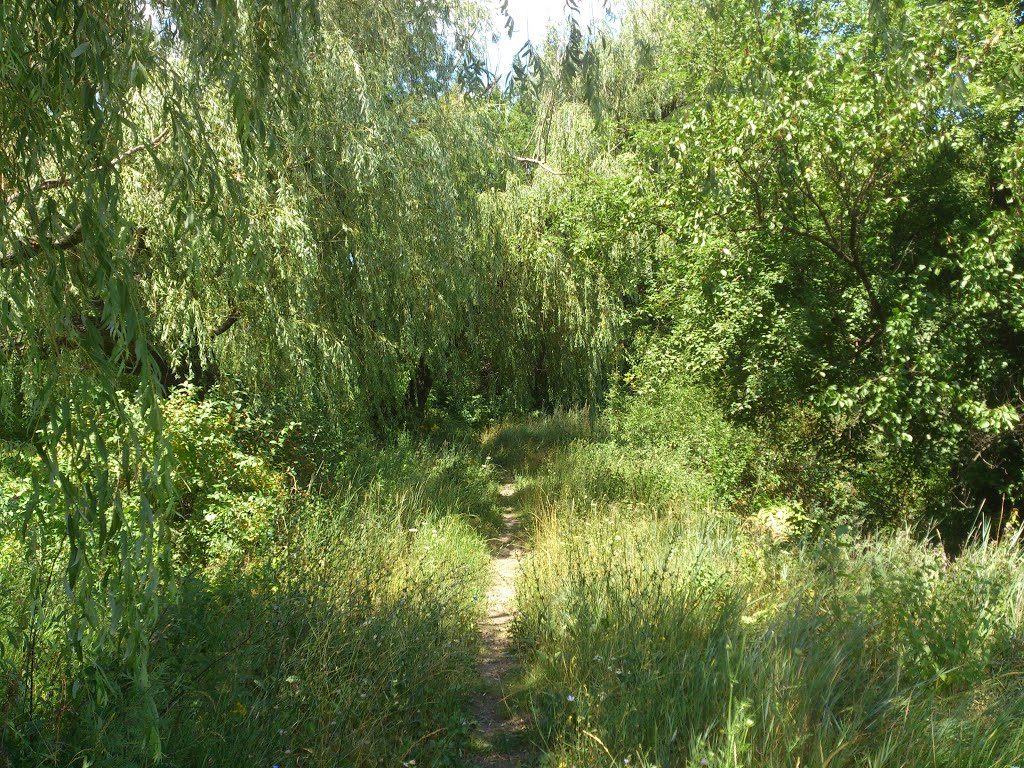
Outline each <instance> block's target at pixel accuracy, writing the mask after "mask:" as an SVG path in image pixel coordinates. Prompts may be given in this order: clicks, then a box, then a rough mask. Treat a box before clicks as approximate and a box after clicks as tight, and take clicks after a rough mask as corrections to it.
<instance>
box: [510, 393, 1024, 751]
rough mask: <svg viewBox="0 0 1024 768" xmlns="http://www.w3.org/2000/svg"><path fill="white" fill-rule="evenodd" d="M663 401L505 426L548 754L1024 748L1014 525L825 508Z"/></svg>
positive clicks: (530, 658) (1023, 597)
mask: <svg viewBox="0 0 1024 768" xmlns="http://www.w3.org/2000/svg"><path fill="white" fill-rule="evenodd" d="M687 397H688V398H690V402H691V403H694V402H697V403H699V402H701V401H702V400H701V398H700V397H699V396H698V395H697V394H696V393H693V392H690V393H689V394H688V395H687ZM638 408H639V409H642V413H638V411H637V409H638ZM670 415H671V417H672V419H673V422H674V428H673V429H672V430H671V431H669V432H666V433H663V434H662V435H661V436H660V437H658V436H656V435H654V434H653V432H652V430H653V429H656V427H657V424H656V422H657V416H658V414H657V413H652V412H651V409H650V407H649V404H645V403H643V402H634V403H627V404H626V405H625V407H624V408H622V409H621V410H619V411H618V412H615V413H613V414H611V415H610V417H609V418H607V419H603V420H601V421H599V422H595V423H591V422H590V420H588V419H585V418H580V417H572V416H569V417H565V418H563V419H561V420H544V421H538V422H535V423H529V422H528V423H526V424H517V425H510V426H508V427H506V428H504V429H501V430H497V431H496V433H495V434H493V435H492V436H491V439H490V444H491V446H493V448H494V449H495V450H496V453H498V454H499V455H502V456H503V457H504V458H505V459H506V460H509V461H512V462H513V463H514V464H516V465H518V466H519V467H521V468H522V471H523V477H522V479H521V481H520V485H521V488H522V490H521V491H520V492H521V493H523V494H525V495H526V499H527V500H526V501H524V502H523V504H524V508H526V509H529V510H531V511H532V514H533V520H532V524H533V530H534V547H535V551H534V553H533V554H532V556H531V558H530V560H529V562H528V564H527V566H526V567H525V569H524V571H523V574H522V577H521V579H520V584H519V592H518V597H519V614H518V618H517V621H516V638H517V643H518V646H517V647H518V648H519V651H520V653H521V654H522V655H523V658H524V661H525V666H526V671H525V673H524V679H523V680H522V688H521V690H522V694H521V696H522V701H523V705H524V706H525V707H529V708H530V710H531V711H532V714H533V717H534V719H535V724H536V727H537V738H538V742H539V743H540V744H541V745H542V746H543V747H544V750H545V753H546V754H547V755H548V760H549V764H551V765H565V766H569V765H575V766H597V765H622V764H631V765H646V766H704V765H710V766H799V765H821V766H826V765H828V766H842V765H851V766H852V765H858V766H864V765H868V766H980V765H985V766H1006V767H1007V768H1009V766H1011V765H1015V764H1017V763H1019V762H1020V761H1021V759H1024V726H1022V723H1024V683H1022V680H1021V677H1020V661H1021V658H1022V654H1024V634H1022V630H1024V567H1022V566H1024V562H1022V560H1024V557H1022V555H1021V551H1020V547H1019V539H1018V536H1017V535H1015V534H1012V533H1006V532H1005V531H1004V535H1003V538H1002V540H1000V541H996V540H994V539H993V538H990V537H987V536H986V533H985V531H980V532H978V533H977V535H976V536H975V537H974V538H973V539H972V540H971V541H970V542H969V543H968V544H967V545H966V547H965V548H964V549H963V551H962V552H961V553H960V555H959V556H958V557H956V558H955V559H953V558H951V557H950V556H948V555H947V554H946V551H945V549H944V548H943V547H942V546H941V544H939V543H938V542H936V541H934V540H929V539H926V538H921V537H920V536H917V535H915V534H913V533H911V532H907V531H897V532H886V533H876V534H873V535H862V534H859V533H858V532H857V531H856V529H855V528H854V527H852V526H850V525H846V524H840V523H832V524H829V525H826V524H824V523H822V522H815V521H813V520H810V519H809V518H808V517H807V516H806V515H803V514H802V513H800V512H799V507H798V505H797V504H796V503H793V502H788V501H787V500H785V499H776V500H775V502H774V503H772V502H771V501H770V493H769V492H768V491H766V490H765V488H768V489H771V488H774V487H776V486H777V482H776V481H777V479H778V478H777V477H774V476H772V475H771V473H770V472H762V476H769V481H768V482H767V483H765V484H764V487H761V488H759V487H757V485H756V483H755V484H753V485H751V484H746V485H745V484H744V480H746V481H748V482H749V480H750V479H751V478H752V477H757V473H754V474H749V473H748V474H746V475H743V476H741V475H740V474H737V472H736V471H735V470H729V471H725V472H724V473H723V470H722V467H728V466H730V465H731V466H735V467H740V468H742V467H744V466H747V465H749V464H750V463H751V462H754V463H756V459H757V457H756V456H754V455H752V453H751V451H750V445H749V444H748V443H747V442H746V441H747V439H748V438H749V436H748V435H745V434H744V433H743V432H740V431H732V432H730V431H729V430H727V429H726V430H724V431H723V430H718V429H712V428H711V427H712V426H713V425H714V420H713V417H714V414H713V413H712V412H709V411H708V410H707V409H706V408H705V409H703V410H702V409H700V408H698V407H696V406H694V408H693V410H690V411H686V410H679V409H673V410H672V411H671V413H670ZM730 458H731V459H732V461H731V462H730ZM775 469H776V471H781V469H780V467H778V466H776V467H775ZM726 488H731V493H724V494H723V493H722V491H723V489H726ZM716 489H717V490H716ZM730 498H731V499H732V502H731V503H725V502H723V499H730ZM1009 530H1010V531H1012V530H1013V527H1012V526H1011V527H1010V529H1009ZM546 764H548V763H546Z"/></svg>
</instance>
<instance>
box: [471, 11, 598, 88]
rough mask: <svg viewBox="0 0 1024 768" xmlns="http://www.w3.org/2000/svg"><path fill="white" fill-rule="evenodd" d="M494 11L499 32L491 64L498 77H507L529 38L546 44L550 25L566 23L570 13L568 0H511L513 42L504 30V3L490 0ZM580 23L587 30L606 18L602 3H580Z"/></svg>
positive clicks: (494, 44) (490, 55) (495, 24)
mask: <svg viewBox="0 0 1024 768" xmlns="http://www.w3.org/2000/svg"><path fill="white" fill-rule="evenodd" d="M487 2H488V4H489V5H490V6H491V8H492V9H493V13H492V18H493V20H494V27H495V29H496V30H498V31H499V32H500V39H499V40H498V42H497V43H493V44H491V43H490V42H489V41H488V42H489V45H488V50H489V59H490V61H489V63H490V64H491V68H492V69H493V71H495V72H496V73H498V74H499V75H504V74H507V73H508V72H509V71H510V70H511V67H512V58H513V57H514V56H515V55H516V52H517V51H518V50H519V49H520V48H522V47H523V43H525V42H526V41H527V40H528V39H529V40H532V41H533V42H534V43H535V44H536V43H540V42H543V41H544V36H545V33H546V32H547V29H548V27H549V26H550V25H551V24H553V23H554V24H559V25H560V24H563V23H564V22H565V17H566V15H568V13H569V10H568V8H567V7H566V5H565V0H509V3H508V10H509V14H510V15H511V16H512V18H513V19H515V22H516V28H515V33H514V34H513V36H512V39H509V36H508V33H507V32H506V31H505V29H504V24H505V19H504V17H503V16H502V14H501V11H500V8H501V0H487ZM578 4H579V9H580V14H579V17H580V22H581V23H582V25H583V26H584V27H586V26H587V24H589V23H590V22H591V21H593V20H594V19H595V18H601V17H602V16H603V15H604V3H603V2H602V0H579V3H578Z"/></svg>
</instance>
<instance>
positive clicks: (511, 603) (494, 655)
mask: <svg viewBox="0 0 1024 768" xmlns="http://www.w3.org/2000/svg"><path fill="white" fill-rule="evenodd" d="M499 494H500V496H501V516H502V530H501V533H500V534H499V535H498V536H497V537H496V538H494V539H492V541H491V565H492V571H491V583H490V586H489V588H488V590H487V614H486V616H485V617H484V619H483V621H482V622H481V627H480V635H481V640H482V649H481V653H480V660H479V665H478V669H479V672H480V678H481V680H482V681H483V688H482V689H481V691H480V693H479V694H478V695H477V696H476V698H475V700H474V701H473V715H474V718H475V720H476V722H477V727H478V728H479V735H480V739H481V741H482V744H481V745H480V755H481V757H480V760H479V765H480V766H482V768H511V767H512V766H521V765H524V764H526V763H528V762H529V761H530V749H529V740H528V739H529V732H530V729H529V723H528V721H527V719H526V718H525V717H524V716H522V715H521V714H517V713H516V712H515V710H514V708H513V707H512V706H511V705H510V703H509V696H510V693H511V688H512V684H513V681H514V679H515V677H516V675H517V672H518V664H517V661H516V658H515V656H514V654H513V653H512V649H511V642H510V637H509V631H510V628H511V624H512V618H513V612H514V610H515V602H516V592H515V589H516V587H515V585H516V575H517V574H518V572H519V563H520V559H521V557H522V555H523V543H522V536H521V525H520V520H519V515H518V513H517V512H516V507H515V495H516V484H515V483H514V482H509V483H505V484H503V485H502V486H501V488H500V490H499Z"/></svg>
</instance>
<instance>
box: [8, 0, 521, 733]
mask: <svg viewBox="0 0 1024 768" xmlns="http://www.w3.org/2000/svg"><path fill="white" fill-rule="evenodd" d="M479 20H480V16H479V14H478V13H477V12H476V11H474V10H473V8H472V7H470V6H468V5H467V6H465V7H463V6H460V5H457V4H452V3H440V2H438V3H431V2H427V3H423V2H416V3H413V2H402V1H399V0H396V1H395V2H386V3H380V2H376V1H374V2H356V3H352V2H345V3H340V2H320V3H312V2H288V1H287V0H281V1H280V2H269V3H268V2H213V3H202V4H199V5H196V4H191V3H176V2H169V3H142V2H104V3H99V4H89V5H82V4H71V3H63V2H47V3H36V2H13V3H7V4H5V5H4V7H3V10H2V11H0V40H2V45H0V49H2V52H0V71H2V72H3V73H4V74H3V79H2V80H0V135H2V136H3V137H4V143H3V149H2V150H0V189H2V195H3V197H4V203H5V205H4V206H3V209H2V213H0V331H2V336H0V359H2V362H3V365H2V373H0V394H2V398H0V428H2V430H3V435H2V436H3V437H4V438H5V439H16V440H19V441H21V442H23V443H24V444H26V445H30V446H31V447H32V448H33V449H34V450H35V452H36V454H37V455H38V457H39V461H40V464H41V467H42V471H41V472H40V473H39V474H38V476H37V477H36V485H35V491H34V493H33V494H32V495H31V498H29V499H26V500H24V501H25V504H24V509H25V514H24V519H23V525H22V526H21V528H22V531H23V533H24V534H25V535H26V536H27V537H29V538H30V539H31V538H33V537H35V539H36V540H37V541H42V540H43V539H45V540H46V541H49V542H50V546H51V547H53V548H54V549H52V550H51V556H57V555H58V553H63V556H66V558H67V560H66V562H67V568H66V585H67V588H68V590H69V593H70V594H71V595H72V596H73V605H74V608H73V610H72V613H71V616H70V618H69V622H70V624H69V630H70V636H71V637H72V640H73V643H74V646H75V651H76V653H77V655H78V658H79V664H80V670H81V674H82V677H81V678H80V682H84V683H86V685H84V686H83V687H82V688H81V690H82V691H83V692H84V693H85V694H88V695H90V696H92V698H93V699H94V700H95V701H96V702H99V703H100V704H102V701H103V700H104V699H105V698H106V697H107V696H108V695H110V694H111V693H113V692H114V691H115V690H117V689H118V687H119V686H120V685H121V683H120V681H119V679H114V678H111V677H109V676H108V672H107V671H104V670H108V671H109V670H112V669H120V668H122V667H121V660H122V659H128V660H129V662H130V664H129V666H130V668H131V669H132V670H133V671H134V672H133V675H134V679H135V683H136V685H137V686H138V688H139V689H140V690H142V691H145V690H146V689H147V687H148V679H147V644H148V638H149V632H150V628H151V627H152V624H153V622H154V620H155V617H156V615H157V612H158V610H159V606H160V603H161V600H163V599H164V598H165V597H166V596H167V595H168V593H169V591H171V590H172V589H173V578H172V577H171V574H170V572H169V567H170V561H171V558H170V556H169V553H168V548H169V541H170V539H169V536H168V524H169V519H170V518H169V512H170V510H171V509H172V508H173V505H174V502H175V498H176V491H175V487H174V472H173V469H174V457H173V455H172V453H171V451H170V448H169V446H168V444H167V441H166V440H165V439H164V436H163V432H162V424H161V398H162V397H163V396H164V395H165V394H166V392H167V391H168V389H169V388H171V387H173V386H175V385H177V384H179V383H182V382H184V381H186V380H188V379H192V380H194V381H196V382H197V383H198V384H200V385H204V386H205V385H208V384H210V383H211V382H213V381H215V380H216V379H218V378H219V377H229V378H231V379H232V380H233V381H235V382H236V383H240V384H241V385H242V386H246V387H249V388H250V391H252V392H254V393H256V392H260V393H262V394H263V395H264V396H266V397H268V398H270V399H271V400H273V401H274V402H277V403H282V404H289V405H291V406H298V407H300V408H302V409H304V410H305V412H306V413H312V412H322V411H328V412H329V413H332V414H335V415H336V414H338V413H340V412H344V411H345V410H346V409H348V410H349V411H352V412H357V413H366V412H370V411H374V410H384V411H386V410H387V408H388V407H389V403H391V402H392V401H393V400H394V399H395V397H396V396H400V392H401V390H402V388H403V387H404V385H405V383H406V380H407V378H408V375H409V373H410V370H411V369H412V368H414V367H415V365H416V363H417V361H419V360H420V359H422V358H423V357H424V356H427V355H435V357H436V360H434V359H432V364H434V365H435V366H439V365H440V364H441V362H443V361H444V359H445V358H444V357H443V356H441V355H439V354H435V352H434V351H435V350H439V349H443V348H444V345H445V344H446V343H447V342H446V340H447V339H450V338H454V337H456V336H458V335H459V334H462V333H464V332H465V331H466V330H467V328H466V322H467V320H466V318H467V317H469V315H470V313H468V312H466V311H465V309H466V307H467V306H469V305H470V304H472V303H473V302H474V301H476V299H475V291H476V290H477V286H479V285H480V283H481V280H482V279H483V277H482V276H481V270H484V269H487V268H488V266H489V264H490V263H491V262H490V256H489V255H488V256H486V257H481V255H480V252H479V251H473V250H472V249H471V248H469V247H467V243H473V242H475V240H474V237H473V236H471V235H468V234H467V233H469V232H471V231H472V230H473V228H474V226H475V222H476V221H477V218H478V213H477V208H478V206H477V200H476V192H475V190H476V189H478V188H482V185H483V184H484V181H485V179H486V178H487V177H488V176H489V174H491V173H492V172H493V168H494V167H495V162H494V154H493V152H492V151H491V147H492V144H493V142H492V141H491V139H490V138H489V136H490V133H489V131H490V125H491V120H492V117H493V111H494V107H493V105H492V104H491V103H489V102H486V101H480V102H475V101H471V100H470V98H469V96H470V95H471V94H472V92H473V90H474V88H476V87H477V86H478V85H481V84H480V83H477V82H475V81H474V80H473V77H474V72H475V71H476V70H474V69H473V67H474V64H473V62H474V61H475V60H474V56H473V52H474V51H473V46H474V45H475V43H474V40H475V39H476V37H475V36H474V35H475V32H474V30H475V28H476V27H475V25H476V23H477V22H478V21H479ZM504 162H505V161H501V163H499V165H501V164H503V163H504ZM467 276H473V277H471V278H470V279H467ZM476 314H477V316H479V314H480V313H479V312H478V313H476ZM452 367H453V369H456V368H457V366H454V365H453V366H452ZM149 706H150V710H151V711H150V722H151V724H152V727H151V729H150V736H149V738H150V740H151V742H152V746H153V748H154V749H155V750H158V749H159V746H158V745H159V738H158V730H157V728H156V719H157V718H156V712H155V710H153V708H152V702H151V701H150V704H149Z"/></svg>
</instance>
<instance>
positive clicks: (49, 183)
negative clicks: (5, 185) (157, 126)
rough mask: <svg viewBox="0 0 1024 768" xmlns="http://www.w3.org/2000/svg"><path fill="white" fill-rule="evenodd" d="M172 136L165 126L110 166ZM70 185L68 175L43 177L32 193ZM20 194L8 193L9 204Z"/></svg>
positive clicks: (98, 168) (151, 147)
mask: <svg viewBox="0 0 1024 768" xmlns="http://www.w3.org/2000/svg"><path fill="white" fill-rule="evenodd" d="M170 136H171V126H169V125H168V126H167V127H166V128H164V129H163V130H162V131H160V133H158V134H157V135H156V136H154V137H153V138H152V139H150V140H149V141H143V142H141V143H140V144H136V145H135V146H134V147H129V148H128V149H126V150H125V151H124V152H122V153H121V154H120V155H118V156H117V157H115V158H114V159H113V160H111V161H110V167H111V168H113V169H114V170H117V169H118V168H119V167H120V166H121V165H123V164H124V163H125V162H127V161H128V160H130V159H131V158H133V157H134V156H135V155H137V154H139V152H143V151H145V150H148V149H156V148H157V147H159V146H160V145H161V144H163V143H164V142H166V141H167V139H169V138H170ZM101 170H103V165H102V164H101V165H97V166H96V167H94V168H93V169H92V170H91V171H90V172H91V173H97V172H99V171H101ZM69 186H71V178H70V177H68V176H61V177H59V178H54V179H43V180H42V181H41V182H40V183H39V186H37V187H36V188H35V189H34V190H32V194H33V195H37V194H39V193H40V192H45V191H46V190H48V189H59V188H61V187H69ZM20 194H21V193H19V192H14V193H12V194H10V195H8V196H7V199H6V203H7V205H12V204H13V203H14V201H16V200H17V199H18V196H19V195H20Z"/></svg>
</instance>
